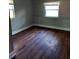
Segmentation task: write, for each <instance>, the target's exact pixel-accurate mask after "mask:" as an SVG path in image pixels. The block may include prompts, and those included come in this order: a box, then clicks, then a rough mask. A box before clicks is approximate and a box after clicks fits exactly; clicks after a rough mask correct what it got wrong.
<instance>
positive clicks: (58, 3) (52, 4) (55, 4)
mask: <svg viewBox="0 0 79 59" xmlns="http://www.w3.org/2000/svg"><path fill="white" fill-rule="evenodd" d="M46 6H52V7H54V6H57V7H58V9H51V8H49V9H46ZM59 6H60V2H59V1H57V2H46V3H44V8H45V17H52V18H58V17H59ZM47 10H54V11H56V10H57V12H58V13H57V16H56V15H49V16H48V15H46V11H47ZM54 11H53V12H54Z"/></svg>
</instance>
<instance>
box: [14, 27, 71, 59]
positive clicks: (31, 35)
mask: <svg viewBox="0 0 79 59" xmlns="http://www.w3.org/2000/svg"><path fill="white" fill-rule="evenodd" d="M13 40H14V50H15V51H16V59H70V58H69V56H70V47H69V46H70V33H69V32H67V31H61V30H55V29H47V28H42V27H31V28H29V29H28V30H25V31H23V32H20V33H18V34H16V35H14V36H13Z"/></svg>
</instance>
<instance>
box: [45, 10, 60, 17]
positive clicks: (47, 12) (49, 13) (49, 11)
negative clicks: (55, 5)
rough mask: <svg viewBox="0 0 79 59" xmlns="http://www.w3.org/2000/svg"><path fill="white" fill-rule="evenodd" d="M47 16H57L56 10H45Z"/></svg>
mask: <svg viewBox="0 0 79 59" xmlns="http://www.w3.org/2000/svg"><path fill="white" fill-rule="evenodd" d="M45 16H48V17H58V10H54V11H52V10H46V15H45Z"/></svg>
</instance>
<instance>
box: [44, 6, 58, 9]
mask: <svg viewBox="0 0 79 59" xmlns="http://www.w3.org/2000/svg"><path fill="white" fill-rule="evenodd" d="M45 9H59V6H45Z"/></svg>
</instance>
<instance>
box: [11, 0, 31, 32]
mask: <svg viewBox="0 0 79 59" xmlns="http://www.w3.org/2000/svg"><path fill="white" fill-rule="evenodd" d="M31 4H32V3H31V0H14V7H15V18H14V19H12V20H11V24H12V33H13V32H14V31H18V30H20V29H22V28H25V27H27V26H30V25H31V24H32V5H31Z"/></svg>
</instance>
